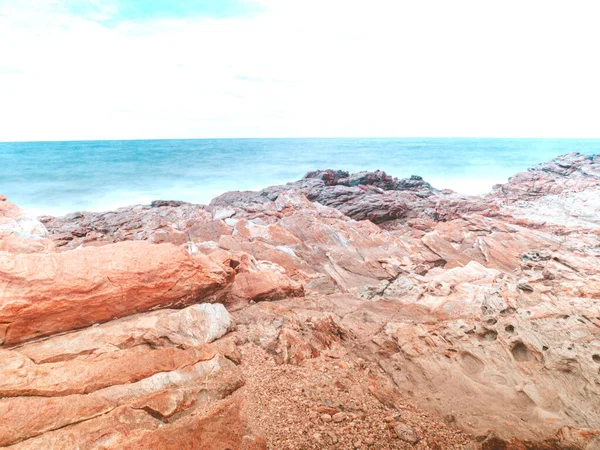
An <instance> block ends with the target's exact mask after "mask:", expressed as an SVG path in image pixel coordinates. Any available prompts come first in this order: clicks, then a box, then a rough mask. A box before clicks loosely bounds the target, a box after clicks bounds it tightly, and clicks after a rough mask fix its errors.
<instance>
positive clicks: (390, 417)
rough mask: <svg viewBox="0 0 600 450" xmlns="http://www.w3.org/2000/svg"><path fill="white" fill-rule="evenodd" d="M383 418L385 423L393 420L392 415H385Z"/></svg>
mask: <svg viewBox="0 0 600 450" xmlns="http://www.w3.org/2000/svg"><path fill="white" fill-rule="evenodd" d="M383 420H385V421H386V422H387V423H390V422H393V421H394V418H393V417H392V416H387V417H385V418H384V419H383Z"/></svg>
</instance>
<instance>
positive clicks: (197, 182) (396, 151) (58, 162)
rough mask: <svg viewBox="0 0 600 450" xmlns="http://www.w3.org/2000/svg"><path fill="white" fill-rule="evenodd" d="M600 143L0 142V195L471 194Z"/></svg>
mask: <svg viewBox="0 0 600 450" xmlns="http://www.w3.org/2000/svg"><path fill="white" fill-rule="evenodd" d="M570 151H579V152H582V153H589V154H592V153H600V139H419V138H410V139H202V140H157V141H85V142H33V143H31V142H29V143H0V193H3V194H5V195H7V197H8V198H9V200H11V201H13V202H14V203H17V204H18V205H19V206H21V207H23V208H25V209H26V210H28V211H29V212H30V213H32V214H42V213H43V214H55V215H58V214H65V213H67V212H72V211H78V210H88V211H105V210H109V209H114V208H117V207H120V206H126V205H132V204H137V203H149V202H150V201H151V200H155V199H169V200H185V201H190V202H195V203H208V202H210V200H211V199H212V198H214V197H215V196H217V195H219V194H221V193H223V192H226V191H231V190H246V189H260V188H263V187H266V186H269V185H273V184H281V183H285V182H288V181H294V180H297V179H299V178H301V177H302V176H303V175H304V174H305V173H306V172H308V171H310V170H316V169H328V168H331V169H343V170H348V171H351V172H355V171H360V170H375V169H382V170H385V171H386V172H388V173H389V174H392V175H394V176H397V177H408V176H410V175H413V174H414V175H421V176H422V177H423V178H425V179H426V180H427V181H429V182H430V183H432V184H433V185H434V186H436V187H439V188H451V189H454V190H456V191H458V192H463V193H467V194H481V193H485V192H487V191H489V190H490V189H491V187H492V186H493V185H494V184H496V183H503V182H505V181H506V180H507V179H508V177H510V176H512V175H514V174H515V173H517V172H520V171H523V170H525V169H527V168H528V167H530V166H532V165H534V164H537V163H539V162H542V161H546V160H549V159H552V158H553V157H555V156H558V155H560V154H563V153H567V152H570Z"/></svg>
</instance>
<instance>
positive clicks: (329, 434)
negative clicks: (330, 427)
mask: <svg viewBox="0 0 600 450" xmlns="http://www.w3.org/2000/svg"><path fill="white" fill-rule="evenodd" d="M327 435H328V436H329V437H330V438H331V443H332V444H337V443H338V438H337V436H336V435H335V434H333V433H332V432H331V431H329V432H328V433H327Z"/></svg>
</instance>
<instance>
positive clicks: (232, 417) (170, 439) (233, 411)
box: [119, 399, 266, 450]
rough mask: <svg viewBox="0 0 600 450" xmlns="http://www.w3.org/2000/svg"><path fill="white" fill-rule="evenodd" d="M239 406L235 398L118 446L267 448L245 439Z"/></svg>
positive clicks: (129, 449)
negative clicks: (205, 412) (203, 414)
mask: <svg viewBox="0 0 600 450" xmlns="http://www.w3.org/2000/svg"><path fill="white" fill-rule="evenodd" d="M240 406H241V401H240V400H239V399H235V400H233V401H230V402H228V403H226V404H225V405H224V406H222V407H220V408H218V409H216V410H215V411H213V412H211V413H210V414H208V415H206V416H204V417H202V416H197V415H191V416H188V417H185V418H183V419H181V420H179V421H177V422H175V423H173V424H170V425H167V426H164V427H161V428H156V429H155V430H153V431H151V432H147V433H143V434H141V435H139V436H138V437H136V438H134V439H132V440H130V441H128V442H126V444H125V445H122V446H119V448H120V449H122V450H140V449H146V448H147V449H161V450H181V449H190V450H191V449H202V450H226V449H241V448H244V449H248V450H250V449H253V450H262V449H266V446H264V445H261V442H260V440H256V439H252V438H250V439H244V437H245V436H246V433H245V423H244V421H243V420H242V419H241V418H240ZM253 440H254V442H252V441H253ZM242 443H243V444H242Z"/></svg>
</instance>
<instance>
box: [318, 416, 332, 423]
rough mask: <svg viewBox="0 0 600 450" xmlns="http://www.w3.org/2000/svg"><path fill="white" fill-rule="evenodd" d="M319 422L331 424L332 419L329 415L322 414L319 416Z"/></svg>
mask: <svg viewBox="0 0 600 450" xmlns="http://www.w3.org/2000/svg"><path fill="white" fill-rule="evenodd" d="M321 420H322V421H323V422H326V423H327V422H331V421H332V420H333V419H332V417H331V416H330V415H329V414H322V415H321Z"/></svg>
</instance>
